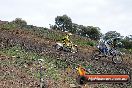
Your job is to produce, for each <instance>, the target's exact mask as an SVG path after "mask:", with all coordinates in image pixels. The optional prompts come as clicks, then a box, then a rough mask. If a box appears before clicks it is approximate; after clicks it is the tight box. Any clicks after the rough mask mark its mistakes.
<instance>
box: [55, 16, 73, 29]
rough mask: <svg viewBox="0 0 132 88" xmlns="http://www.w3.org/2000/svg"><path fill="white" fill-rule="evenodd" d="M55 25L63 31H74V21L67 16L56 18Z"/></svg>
mask: <svg viewBox="0 0 132 88" xmlns="http://www.w3.org/2000/svg"><path fill="white" fill-rule="evenodd" d="M55 25H56V26H57V28H58V29H59V30H61V31H70V30H71V29H72V20H71V18H70V17H68V16H67V15H63V16H57V17H56V18H55Z"/></svg>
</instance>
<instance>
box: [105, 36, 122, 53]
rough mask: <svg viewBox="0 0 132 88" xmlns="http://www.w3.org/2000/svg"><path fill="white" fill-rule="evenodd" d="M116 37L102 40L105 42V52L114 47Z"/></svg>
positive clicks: (116, 42) (116, 40)
mask: <svg viewBox="0 0 132 88" xmlns="http://www.w3.org/2000/svg"><path fill="white" fill-rule="evenodd" d="M118 39H119V38H112V39H109V40H107V41H105V42H104V44H105V53H104V54H107V53H108V52H109V51H110V50H111V49H115V48H116V47H117V44H118Z"/></svg>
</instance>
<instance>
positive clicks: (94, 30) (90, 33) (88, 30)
mask: <svg viewBox="0 0 132 88" xmlns="http://www.w3.org/2000/svg"><path fill="white" fill-rule="evenodd" d="M80 28H81V29H82V30H81V35H82V36H84V37H88V38H90V39H92V40H98V39H100V37H101V32H100V28H98V27H93V26H87V27H85V26H80Z"/></svg>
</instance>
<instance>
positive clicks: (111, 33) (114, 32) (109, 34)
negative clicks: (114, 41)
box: [104, 31, 121, 40]
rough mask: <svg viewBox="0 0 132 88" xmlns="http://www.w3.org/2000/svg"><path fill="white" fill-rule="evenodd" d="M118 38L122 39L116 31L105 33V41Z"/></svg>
mask: <svg viewBox="0 0 132 88" xmlns="http://www.w3.org/2000/svg"><path fill="white" fill-rule="evenodd" d="M117 37H121V35H120V33H118V32H116V31H109V32H107V33H105V35H104V39H105V40H107V39H110V38H117Z"/></svg>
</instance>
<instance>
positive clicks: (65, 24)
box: [50, 15, 101, 40]
mask: <svg viewBox="0 0 132 88" xmlns="http://www.w3.org/2000/svg"><path fill="white" fill-rule="evenodd" d="M50 27H51V28H52V29H58V30H61V31H68V32H71V33H73V34H78V35H81V36H84V37H88V38H91V39H93V40H98V39H99V38H100V36H101V33H100V28H98V27H93V26H87V27H86V26H83V25H78V24H76V23H72V20H71V18H70V17H68V16H67V15H63V16H57V17H56V18H55V25H51V26H50Z"/></svg>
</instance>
